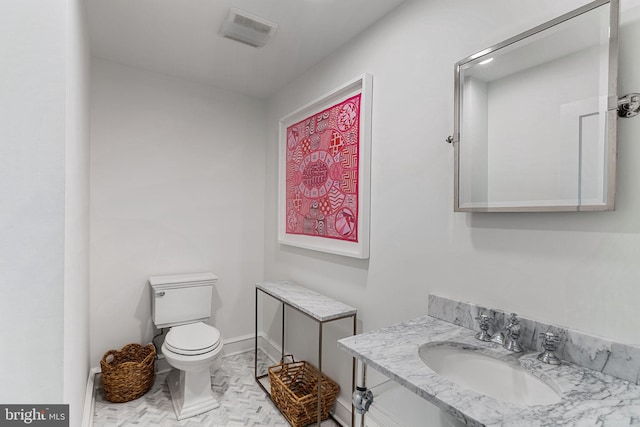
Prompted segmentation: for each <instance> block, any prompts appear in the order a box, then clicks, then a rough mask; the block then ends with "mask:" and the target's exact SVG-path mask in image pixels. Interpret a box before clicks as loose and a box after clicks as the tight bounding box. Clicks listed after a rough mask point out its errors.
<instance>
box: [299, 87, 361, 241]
mask: <svg viewBox="0 0 640 427" xmlns="http://www.w3.org/2000/svg"><path fill="white" fill-rule="evenodd" d="M360 97H361V95H360V94H358V95H356V96H354V97H352V98H349V99H347V100H345V101H343V102H341V103H339V104H336V105H334V106H332V107H330V108H328V109H326V110H324V111H321V112H319V113H317V114H314V115H312V116H310V117H307V118H306V119H304V120H302V121H300V122H298V123H295V124H293V125H291V126H289V127H288V128H287V160H286V161H287V163H286V164H287V167H286V173H287V176H286V191H287V200H286V203H287V205H286V212H287V215H286V221H287V227H286V230H287V233H289V234H302V235H307V236H319V237H325V238H331V239H339V240H346V241H350V242H357V241H358V229H357V224H358V168H359V165H358V159H359V157H358V155H359V150H360Z"/></svg>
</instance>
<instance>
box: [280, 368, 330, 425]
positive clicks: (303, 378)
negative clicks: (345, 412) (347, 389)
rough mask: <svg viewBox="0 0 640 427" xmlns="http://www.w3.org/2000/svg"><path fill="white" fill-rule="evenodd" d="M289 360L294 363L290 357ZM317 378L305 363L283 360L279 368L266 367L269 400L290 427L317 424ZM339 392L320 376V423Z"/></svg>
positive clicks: (326, 416) (328, 379) (326, 379)
mask: <svg viewBox="0 0 640 427" xmlns="http://www.w3.org/2000/svg"><path fill="white" fill-rule="evenodd" d="M288 357H291V359H292V360H293V356H288ZM318 377H319V372H318V370H317V369H316V368H315V367H314V366H313V365H311V364H309V363H307V362H305V361H302V362H296V361H295V360H293V361H292V362H289V363H285V362H284V359H283V360H281V361H280V364H278V365H274V366H270V367H269V381H270V382H271V398H272V399H273V401H274V402H275V404H276V406H277V407H278V408H279V409H280V411H281V412H282V414H283V415H284V416H285V418H286V419H287V421H289V423H290V424H291V425H292V426H293V427H303V426H306V425H309V424H311V423H315V422H316V421H317V419H318ZM339 391H340V386H338V384H337V383H336V382H335V381H333V380H332V379H331V378H329V377H327V376H326V375H324V374H322V385H321V392H320V393H321V397H322V403H321V408H320V414H321V419H322V420H326V419H327V418H329V412H330V411H331V409H332V408H333V405H334V403H335V401H336V397H337V396H338V392H339Z"/></svg>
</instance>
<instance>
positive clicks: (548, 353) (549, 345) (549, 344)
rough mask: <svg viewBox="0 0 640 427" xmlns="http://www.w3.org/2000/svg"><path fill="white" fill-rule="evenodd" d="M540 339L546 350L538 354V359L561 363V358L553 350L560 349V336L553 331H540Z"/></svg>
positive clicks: (550, 362)
mask: <svg viewBox="0 0 640 427" xmlns="http://www.w3.org/2000/svg"><path fill="white" fill-rule="evenodd" d="M540 339H541V340H542V347H543V348H544V351H543V352H542V353H540V354H539V355H538V360H540V361H542V362H544V363H548V364H550V365H559V364H560V359H558V357H557V356H556V355H555V354H553V352H554V351H556V350H557V349H558V344H559V343H560V338H559V337H558V336H557V335H556V334H554V333H553V332H550V331H547V332H540Z"/></svg>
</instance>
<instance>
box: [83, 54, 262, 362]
mask: <svg viewBox="0 0 640 427" xmlns="http://www.w3.org/2000/svg"><path fill="white" fill-rule="evenodd" d="M265 150H266V148H265V137H264V104H263V103H262V102H260V101H257V100H255V99H251V98H248V97H245V96H240V95H236V94H233V93H230V92H227V91H224V90H219V89H214V88H212V87H208V86H203V85H200V84H195V83H189V82H186V81H183V80H178V79H175V78H171V77H166V76H163V75H158V74H152V73H148V72H145V71H140V70H135V69H132V68H127V67H123V66H120V65H117V64H114V63H110V62H105V61H102V60H96V59H95V58H94V59H93V60H92V74H91V351H90V354H91V363H92V365H97V364H98V363H99V360H100V358H101V357H102V355H103V354H104V352H106V351H107V350H109V349H119V348H121V347H122V346H123V345H125V344H127V343H131V342H137V343H145V342H149V341H150V340H151V338H152V334H153V330H152V323H151V300H150V292H149V285H148V283H147V279H148V277H149V276H151V275H162V274H174V273H188V272H200V271H212V272H213V273H215V274H216V275H218V277H219V280H218V283H217V285H216V286H215V288H214V296H213V300H214V301H213V304H214V316H213V319H212V322H213V324H214V325H216V327H218V329H219V330H220V331H221V334H222V337H223V339H229V338H235V337H240V336H243V335H248V334H252V333H253V315H252V311H253V299H254V290H253V284H254V283H255V282H256V281H258V280H260V279H261V278H262V274H263V248H264V208H263V206H264V177H265V161H264V159H265Z"/></svg>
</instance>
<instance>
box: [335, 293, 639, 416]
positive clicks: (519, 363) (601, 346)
mask: <svg viewBox="0 0 640 427" xmlns="http://www.w3.org/2000/svg"><path fill="white" fill-rule="evenodd" d="M482 312H487V313H492V314H494V315H497V316H496V317H502V315H503V313H499V312H497V311H495V310H487V309H484V308H481V307H477V306H475V305H472V304H466V303H459V302H457V301H453V300H448V299H446V298H441V297H437V296H433V295H431V296H430V303H429V313H430V314H431V315H429V316H424V317H420V318H417V319H413V320H410V321H407V322H403V323H399V324H396V325H393V326H389V327H387V328H383V329H380V330H376V331H370V332H366V333H362V334H359V335H356V336H353V337H347V338H343V339H341V340H339V341H338V346H339V347H340V348H341V349H342V350H344V351H346V352H347V353H349V354H351V355H353V356H354V357H356V358H358V359H359V360H360V361H361V362H362V363H364V364H366V365H367V366H369V367H371V368H373V369H375V370H377V371H379V372H380V373H382V374H384V375H385V376H387V377H389V378H390V379H392V380H394V381H396V382H398V383H399V384H400V385H402V386H404V387H405V388H407V389H408V390H410V391H412V392H414V393H416V394H417V395H419V396H420V397H422V398H424V399H425V400H427V401H429V402H431V403H433V404H434V405H436V406H437V407H439V408H440V409H441V410H442V411H443V412H445V413H446V414H448V415H449V416H451V417H453V418H454V419H456V420H458V421H459V422H461V423H464V424H465V425H470V426H518V427H520V426H528V425H531V426H534V425H535V426H582V425H596V424H597V425H606V426H609V425H611V426H619V425H640V386H639V385H637V380H638V366H637V365H638V363H640V358H638V356H639V354H638V352H640V349H639V348H636V347H631V346H625V345H622V344H616V343H611V342H607V341H601V340H600V339H599V338H597V337H589V336H586V335H584V334H580V333H578V332H575V331H570V330H566V329H562V328H558V327H553V326H548V325H547V327H549V328H551V329H554V330H556V331H559V335H560V336H561V337H563V339H564V343H563V346H562V350H561V351H560V352H559V353H560V354H559V355H560V356H561V358H563V359H564V360H563V361H562V363H561V364H560V365H550V364H546V363H543V362H541V361H539V360H537V355H538V353H540V351H539V350H535V351H534V350H532V348H534V345H535V344H536V338H535V336H536V335H537V333H536V332H543V331H545V330H546V327H545V326H544V325H543V324H541V323H539V322H535V321H531V320H528V319H523V324H524V328H523V342H524V344H525V352H523V353H513V352H509V351H507V350H506V349H504V348H503V346H502V345H499V344H496V343H493V342H481V341H478V340H477V339H476V338H475V335H476V332H477V331H478V330H479V329H478V328H477V323H476V327H475V328H474V329H475V330H474V329H471V328H469V326H472V324H473V319H474V318H475V317H477V315H478V314H479V313H482ZM434 316H438V317H440V318H438V317H434ZM465 325H466V326H467V327H465ZM579 345H584V346H585V347H584V348H578V346H579ZM438 347H439V348H445V349H448V351H454V352H455V351H457V350H462V351H465V352H478V353H479V355H481V357H490V358H493V359H495V360H496V362H497V363H499V364H503V365H506V366H511V367H513V368H514V369H515V370H517V369H521V370H523V371H525V372H526V375H528V376H533V377H534V378H535V380H534V381H538V380H539V381H540V382H541V384H543V385H544V387H546V390H544V387H543V388H542V395H540V394H538V395H537V396H533V400H527V399H528V398H529V397H530V396H529V397H528V396H527V394H528V393H530V389H529V387H528V386H527V384H526V381H516V382H514V383H513V384H510V386H511V387H513V388H514V390H515V392H516V394H519V395H521V396H520V397H518V396H515V397H514V396H512V393H507V396H506V397H503V398H496V397H491V396H490V395H488V394H485V393H484V392H482V391H475V390H473V389H472V388H471V387H473V384H472V385H471V387H470V386H469V385H468V384H465V385H461V383H462V381H458V380H455V379H451V378H452V377H451V376H449V375H441V374H438V373H437V372H435V370H434V369H433V367H434V365H433V361H431V365H432V367H429V366H428V363H429V360H427V359H428V357H425V350H426V349H429V348H438ZM527 347H529V348H527ZM566 358H568V359H571V360H572V361H573V362H576V363H570V362H567V361H566ZM453 359H455V358H453ZM453 359H452V360H453ZM446 360H447V359H446V358H444V359H443V360H440V361H436V362H438V363H444V364H446V363H447V361H446ZM583 362H584V364H589V363H594V364H597V365H598V366H592V368H595V369H592V368H588V367H585V366H581V365H580V364H578V363H583ZM436 369H437V368H436ZM596 369H597V370H596ZM602 371H604V372H602ZM605 372H609V373H611V374H614V375H617V376H630V377H632V378H630V379H631V381H628V380H625V379H621V378H619V377H616V376H614V375H610V374H608V373H605ZM463 375H467V374H463ZM468 375H469V376H472V377H473V376H474V372H471V373H469V374H468ZM499 375H500V374H499V373H496V377H494V378H493V379H489V380H488V381H487V382H489V383H491V382H496V383H497V382H498V381H503V380H506V381H507V382H508V381H510V379H509V378H500V377H499ZM508 375H510V374H508ZM470 380H472V381H473V380H474V379H473V378H470ZM487 385H488V386H489V388H491V386H492V384H487ZM499 387H505V386H504V385H501V386H499ZM489 393H491V391H489ZM532 393H534V394H535V391H533V392H532ZM546 393H548V395H547V394H546ZM523 395H524V397H522V396H523ZM536 399H542V400H536ZM374 405H375V400H374Z"/></svg>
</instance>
